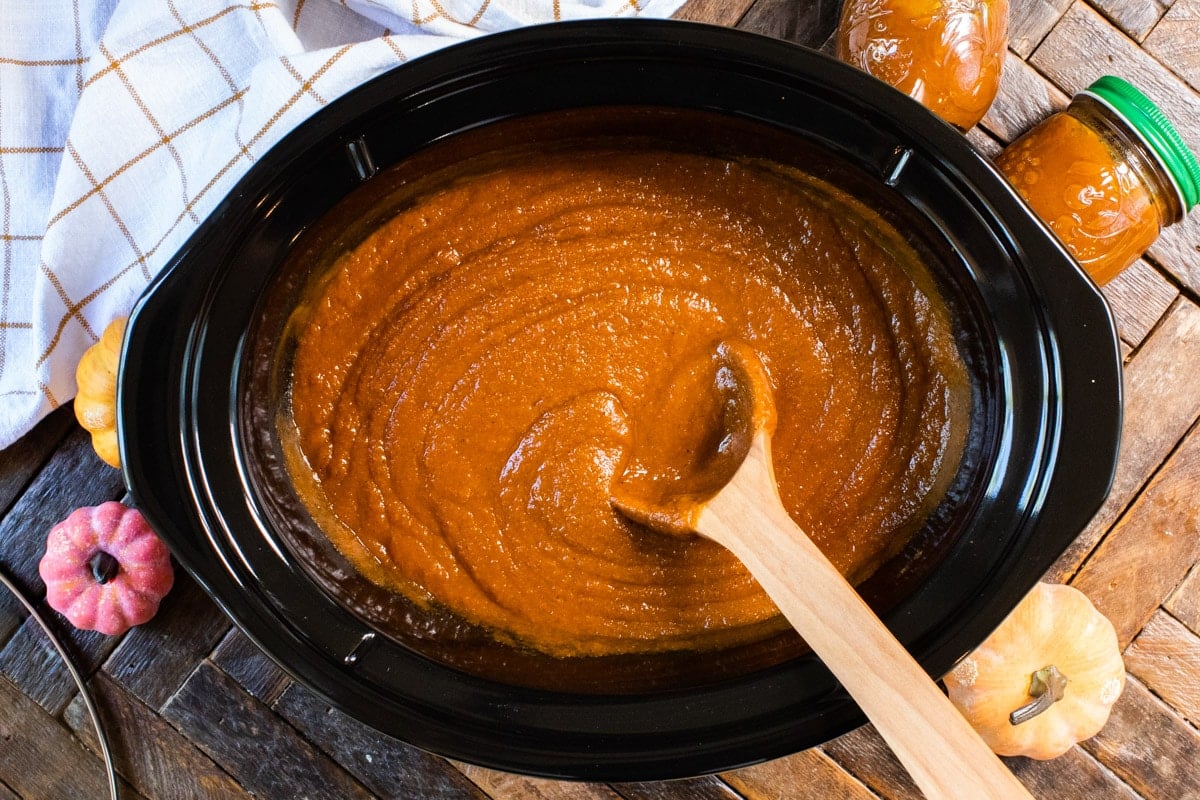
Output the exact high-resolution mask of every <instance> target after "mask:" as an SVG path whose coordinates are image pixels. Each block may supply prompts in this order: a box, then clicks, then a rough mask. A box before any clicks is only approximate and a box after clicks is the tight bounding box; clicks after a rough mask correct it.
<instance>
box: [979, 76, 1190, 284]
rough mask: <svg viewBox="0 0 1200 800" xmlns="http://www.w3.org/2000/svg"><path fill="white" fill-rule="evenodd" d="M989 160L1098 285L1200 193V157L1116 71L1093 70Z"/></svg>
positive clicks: (1139, 252)
mask: <svg viewBox="0 0 1200 800" xmlns="http://www.w3.org/2000/svg"><path fill="white" fill-rule="evenodd" d="M996 166H998V167H999V168H1000V171H1001V172H1003V173H1004V175H1005V176H1006V177H1007V178H1008V180H1009V181H1010V182H1011V183H1012V184H1013V186H1014V187H1015V188H1016V189H1017V191H1018V192H1020V194H1021V196H1022V197H1024V198H1025V200H1026V202H1028V203H1029V205H1030V207H1031V208H1032V209H1033V210H1034V211H1035V212H1037V214H1038V216H1039V217H1041V218H1042V220H1043V221H1044V222H1045V223H1046V224H1047V225H1049V226H1050V229H1051V230H1053V231H1054V233H1055V234H1056V235H1057V236H1058V238H1059V239H1061V240H1062V242H1063V244H1064V245H1066V248H1067V250H1069V251H1070V252H1071V254H1072V255H1073V256H1075V259H1076V260H1077V261H1078V262H1079V263H1080V265H1081V266H1083V268H1084V269H1085V270H1087V272H1088V274H1089V275H1091V276H1092V278H1093V279H1094V280H1095V281H1096V282H1097V283H1099V284H1101V285H1103V284H1104V283H1107V282H1108V281H1109V280H1111V279H1112V278H1113V277H1114V276H1116V275H1117V273H1119V272H1120V271H1121V270H1123V269H1125V268H1126V267H1128V266H1129V265H1130V264H1132V263H1133V262H1134V261H1136V260H1137V259H1138V257H1139V256H1141V255H1142V254H1143V253H1144V252H1145V251H1146V249H1147V248H1149V247H1150V245H1151V244H1153V243H1154V240H1155V239H1157V238H1158V235H1159V233H1161V232H1162V229H1163V227H1165V226H1167V225H1171V224H1174V223H1176V222H1179V221H1181V220H1182V219H1183V217H1184V214H1186V213H1187V212H1188V211H1189V210H1191V208H1192V207H1193V206H1195V205H1196V203H1197V201H1200V164H1197V163H1196V158H1195V156H1194V155H1192V152H1191V151H1190V150H1189V149H1188V147H1187V145H1186V144H1184V142H1183V139H1182V138H1180V136H1179V133H1178V132H1177V131H1176V130H1175V128H1174V126H1172V125H1171V123H1170V121H1168V120H1167V118H1166V117H1165V116H1164V115H1163V113H1162V112H1161V111H1160V110H1159V109H1158V107H1157V106H1155V105H1154V103H1152V102H1151V101H1150V100H1149V99H1148V98H1147V97H1146V96H1145V95H1143V94H1142V93H1141V92H1140V91H1138V90H1137V89H1136V88H1134V87H1133V86H1131V85H1130V84H1129V83H1126V82H1125V81H1123V80H1121V79H1120V78H1115V77H1112V76H1111V75H1109V76H1105V77H1103V78H1100V79H1099V80H1097V81H1096V82H1095V83H1093V84H1092V85H1091V86H1089V87H1088V88H1087V89H1086V90H1084V91H1083V92H1080V93H1079V94H1077V95H1075V97H1074V98H1073V99H1072V100H1071V103H1070V105H1069V106H1067V108H1066V109H1064V110H1063V111H1060V112H1058V113H1056V114H1054V115H1052V116H1050V117H1048V118H1047V119H1045V120H1043V121H1042V122H1040V123H1038V124H1037V125H1036V126H1035V127H1033V128H1032V129H1031V130H1029V131H1028V132H1027V133H1025V134H1024V135H1023V136H1021V137H1020V138H1018V139H1017V140H1016V141H1014V142H1013V143H1012V144H1010V145H1009V146H1008V147H1007V148H1005V149H1004V151H1003V152H1001V153H1000V155H999V156H998V157H997V158H996Z"/></svg>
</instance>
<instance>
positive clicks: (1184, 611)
mask: <svg viewBox="0 0 1200 800" xmlns="http://www.w3.org/2000/svg"><path fill="white" fill-rule="evenodd" d="M1163 607H1164V608H1166V609H1167V610H1168V611H1170V612H1171V613H1172V614H1173V615H1174V616H1175V618H1176V619H1177V620H1179V621H1180V622H1182V623H1183V624H1184V625H1186V626H1188V627H1189V628H1191V629H1192V632H1193V633H1195V634H1197V635H1200V564H1197V565H1196V566H1194V567H1192V569H1191V571H1190V572H1189V573H1188V574H1187V577H1186V578H1184V579H1183V583H1181V584H1179V587H1178V588H1177V589H1176V590H1175V591H1174V592H1173V593H1172V594H1171V596H1170V597H1168V598H1167V602H1165V603H1163Z"/></svg>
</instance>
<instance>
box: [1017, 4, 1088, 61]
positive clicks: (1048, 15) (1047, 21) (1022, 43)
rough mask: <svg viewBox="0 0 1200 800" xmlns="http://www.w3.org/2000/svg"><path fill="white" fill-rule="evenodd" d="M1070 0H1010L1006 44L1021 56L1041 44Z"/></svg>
mask: <svg viewBox="0 0 1200 800" xmlns="http://www.w3.org/2000/svg"><path fill="white" fill-rule="evenodd" d="M1071 2H1072V0H1011V2H1010V4H1009V10H1008V46H1009V49H1011V50H1012V51H1013V52H1014V53H1016V54H1017V55H1019V56H1020V57H1021V58H1028V57H1029V54H1030V53H1032V52H1033V51H1034V49H1035V48H1036V47H1037V46H1038V45H1039V44H1041V42H1042V39H1044V38H1045V37H1046V34H1047V33H1049V32H1050V29H1051V28H1053V27H1054V23H1056V22H1058V20H1059V18H1060V17H1062V15H1063V13H1064V12H1066V10H1067V7H1068V6H1070V5H1071Z"/></svg>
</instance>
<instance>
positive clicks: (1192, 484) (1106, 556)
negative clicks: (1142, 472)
mask: <svg viewBox="0 0 1200 800" xmlns="http://www.w3.org/2000/svg"><path fill="white" fill-rule="evenodd" d="M1197 496H1200V428H1196V429H1195V430H1193V431H1192V432H1191V433H1190V434H1189V435H1188V437H1187V438H1186V439H1185V440H1184V442H1183V444H1181V445H1180V447H1179V449H1178V450H1176V451H1175V452H1174V453H1173V454H1172V455H1171V457H1170V459H1169V460H1168V461H1167V462H1166V464H1164V465H1163V468H1162V469H1161V470H1160V471H1159V472H1158V474H1156V475H1155V476H1154V478H1153V480H1151V481H1150V484H1149V485H1148V486H1147V487H1146V490H1145V492H1144V493H1143V494H1142V495H1141V496H1140V497H1139V498H1138V499H1137V501H1136V502H1135V503H1134V504H1133V506H1132V507H1131V508H1130V510H1129V511H1128V512H1127V513H1126V514H1125V516H1124V517H1122V518H1121V520H1120V521H1119V522H1118V523H1117V525H1116V526H1115V527H1114V528H1113V530H1112V532H1111V533H1110V534H1109V535H1108V537H1107V538H1105V539H1104V541H1102V542H1101V543H1100V545H1099V546H1098V547H1097V548H1096V550H1095V552H1094V553H1093V554H1092V556H1091V557H1090V558H1089V559H1088V560H1087V562H1086V563H1084V565H1083V568H1082V569H1080V570H1079V572H1078V573H1076V575H1075V577H1074V578H1073V579H1072V580H1071V584H1072V585H1073V586H1074V587H1075V588H1077V589H1079V590H1080V591H1082V592H1083V593H1084V594H1086V595H1087V596H1088V597H1089V598H1091V600H1092V602H1093V603H1095V605H1096V608H1098V609H1099V610H1100V611H1101V612H1103V613H1104V614H1105V615H1106V616H1107V617H1108V618H1109V619H1110V620H1112V623H1113V627H1114V628H1116V630H1117V639H1118V640H1119V641H1120V642H1121V646H1122V647H1124V646H1125V645H1127V644H1128V643H1129V642H1130V641H1131V640H1132V639H1133V637H1134V636H1136V635H1137V632H1138V631H1139V630H1141V628H1142V626H1143V625H1145V624H1146V622H1147V621H1148V620H1149V619H1150V617H1151V616H1152V615H1153V614H1154V611H1155V609H1157V608H1158V606H1159V605H1160V604H1161V603H1162V602H1163V601H1164V600H1165V599H1166V598H1167V597H1168V596H1169V595H1170V594H1171V592H1173V591H1174V590H1175V587H1176V586H1178V585H1179V584H1180V582H1181V581H1182V580H1183V578H1184V576H1185V575H1187V572H1188V570H1189V569H1191V567H1192V565H1193V564H1195V563H1196V560H1197V559H1198V558H1200V508H1198V507H1197V506H1196V497H1197Z"/></svg>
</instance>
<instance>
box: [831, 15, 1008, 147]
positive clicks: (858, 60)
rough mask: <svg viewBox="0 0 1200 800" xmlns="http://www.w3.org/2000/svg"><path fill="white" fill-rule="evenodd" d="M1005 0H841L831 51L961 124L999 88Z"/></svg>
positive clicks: (977, 115) (982, 110) (979, 112)
mask: <svg viewBox="0 0 1200 800" xmlns="http://www.w3.org/2000/svg"><path fill="white" fill-rule="evenodd" d="M1007 43H1008V0H954V2H946V1H945V0H845V2H844V3H843V4H842V15H841V20H840V22H839V23H838V31H837V47H838V50H837V52H838V58H840V59H841V60H842V61H845V62H846V63H848V64H853V65H854V66H856V67H858V68H859V69H861V70H863V71H865V72H869V73H870V74H872V75H874V76H875V77H876V78H879V79H880V80H881V81H884V82H885V83H889V84H891V85H892V86H894V87H895V88H897V89H899V90H900V91H902V92H904V93H905V94H907V95H908V96H909V97H912V98H914V99H915V100H917V101H918V102H919V103H921V104H922V105H924V106H925V107H926V108H928V109H929V110H930V111H932V112H933V113H935V114H937V115H938V116H939V117H941V118H942V119H944V120H946V121H947V122H949V123H951V124H952V125H957V126H958V127H959V128H962V129H963V130H966V129H968V128H970V127H971V126H973V125H974V124H975V123H976V122H979V120H980V119H981V118H982V117H983V115H984V114H986V113H987V110H988V107H989V106H990V105H991V104H992V100H994V99H995V98H996V92H997V91H998V89H999V88H1000V71H1001V68H1002V67H1003V66H1004V51H1005V47H1006V46H1007Z"/></svg>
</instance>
